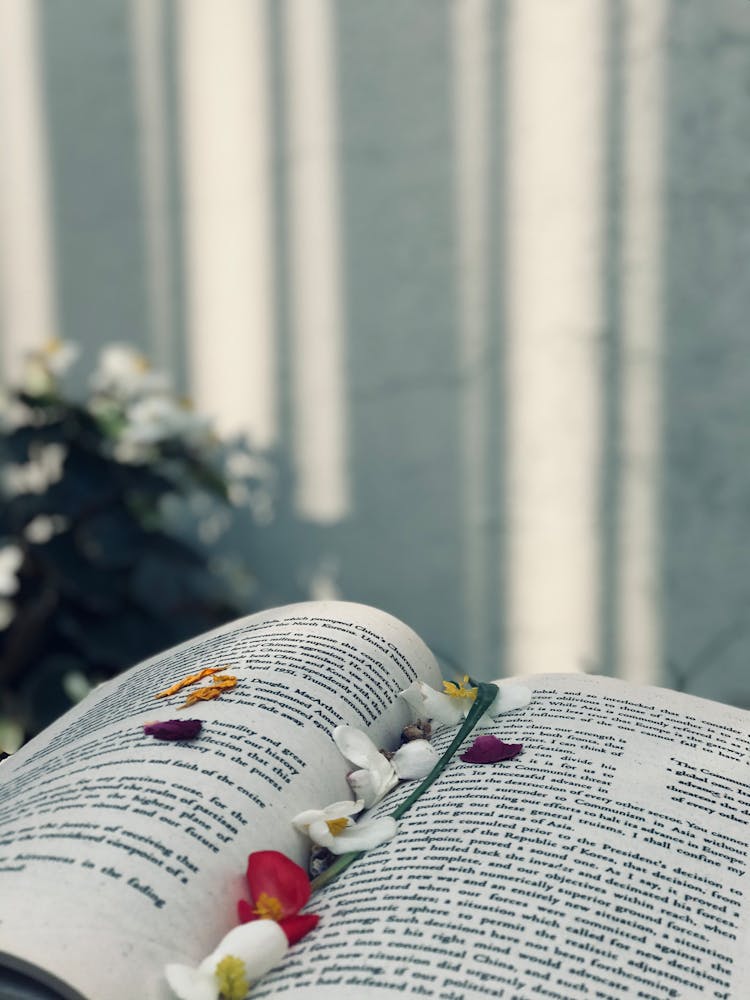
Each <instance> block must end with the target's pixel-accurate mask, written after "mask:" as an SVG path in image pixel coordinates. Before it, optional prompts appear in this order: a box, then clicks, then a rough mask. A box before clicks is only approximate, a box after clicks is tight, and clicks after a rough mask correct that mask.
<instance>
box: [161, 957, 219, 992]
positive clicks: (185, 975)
mask: <svg viewBox="0 0 750 1000" xmlns="http://www.w3.org/2000/svg"><path fill="white" fill-rule="evenodd" d="M164 974H165V976H166V977H167V982H168V983H169V988H170V989H171V990H172V992H173V993H174V994H175V996H178V997H179V998H180V1000H217V997H218V995H219V987H218V986H217V984H216V979H215V978H214V977H213V975H211V974H210V973H208V972H201V971H200V970H199V969H193V968H191V967H190V966H189V965H168V966H167V967H166V969H165V970H164Z"/></svg>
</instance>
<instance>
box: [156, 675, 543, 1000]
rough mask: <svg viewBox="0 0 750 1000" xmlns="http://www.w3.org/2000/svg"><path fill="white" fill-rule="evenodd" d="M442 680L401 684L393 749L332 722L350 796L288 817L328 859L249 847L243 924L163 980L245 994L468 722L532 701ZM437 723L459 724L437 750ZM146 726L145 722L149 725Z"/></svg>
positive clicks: (489, 748) (498, 755)
mask: <svg viewBox="0 0 750 1000" xmlns="http://www.w3.org/2000/svg"><path fill="white" fill-rule="evenodd" d="M197 677H198V675H193V676H192V677H189V678H186V679H185V681H184V682H181V683H178V684H177V685H175V686H174V690H179V689H180V688H181V687H182V685H183V683H194V682H195V680H196V678H197ZM443 686H444V692H443V693H441V692H438V691H433V690H432V689H431V688H429V687H427V685H425V684H424V683H422V682H415V683H414V684H412V685H411V686H410V687H409V688H408V689H407V690H406V691H402V692H401V695H402V697H403V698H404V699H405V700H406V701H407V703H408V704H409V705H410V707H411V708H412V710H414V711H415V713H416V714H417V716H418V718H417V720H416V723H413V724H411V725H409V726H407V727H405V729H404V732H403V736H402V739H403V740H404V745H402V746H401V747H400V749H398V750H397V751H395V753H385V752H384V751H381V750H378V749H377V747H375V745H374V744H373V743H372V741H371V740H370V738H369V737H368V736H367V735H366V734H365V733H363V732H361V731H360V730H357V729H354V728H352V727H350V726H338V727H337V728H336V729H335V730H334V732H333V733H332V738H333V740H334V741H335V743H336V745H337V747H338V749H339V750H340V751H341V753H342V755H343V756H344V758H345V759H346V760H347V762H348V763H350V764H353V765H354V770H352V771H350V772H349V774H348V775H347V778H348V781H349V784H350V787H351V789H352V792H353V793H354V795H355V796H356V798H355V800H354V801H351V800H347V801H341V802H334V803H332V804H331V805H328V806H324V807H322V808H313V809H307V810H305V811H303V812H301V813H298V814H297V815H296V816H295V817H294V818H293V819H292V823H293V825H294V827H295V828H296V829H297V830H299V831H300V832H301V833H304V834H306V835H307V836H308V837H309V838H310V840H311V841H312V843H313V845H314V846H313V852H312V853H311V867H312V866H313V864H314V860H313V859H314V858H315V857H318V858H320V854H319V853H318V854H316V853H315V852H316V851H317V852H320V851H321V850H322V851H323V852H324V853H325V854H327V855H328V859H329V861H328V863H327V864H325V865H324V868H323V871H321V873H320V874H318V875H317V876H316V877H315V878H314V879H313V880H312V881H311V880H310V878H309V876H308V874H307V872H305V871H304V869H302V868H301V867H300V866H299V865H297V864H296V863H295V862H293V861H291V860H290V859H289V858H287V857H285V856H284V855H283V854H281V853H279V852H278V851H256V852H254V853H253V854H251V855H250V856H249V858H248V865H247V884H248V889H249V895H250V900H249V901H248V900H245V899H242V900H240V901H239V902H238V904H237V917H238V920H239V921H240V923H239V926H238V927H235V928H233V929H232V930H231V931H230V932H229V933H228V934H227V935H225V937H224V938H223V939H222V941H221V942H220V943H219V945H218V946H217V947H216V948H215V949H214V950H213V951H212V952H211V954H210V955H209V956H208V957H207V958H205V959H204V960H203V961H202V962H201V963H200V964H199V965H198V966H197V967H192V966H187V965H180V964H171V965H168V966H167V967H166V969H165V976H166V979H167V982H168V983H169V986H170V988H171V990H172V992H173V994H174V995H175V996H176V997H177V998H179V1000H244V998H245V997H246V995H247V993H248V990H249V989H250V987H251V985H252V984H253V983H254V982H256V981H257V980H259V979H261V978H262V977H263V976H264V975H265V974H266V973H267V972H270V971H271V969H273V968H274V967H275V966H276V965H277V964H278V963H279V962H281V961H282V959H283V958H284V956H285V955H286V953H287V950H288V949H289V947H291V946H292V945H293V944H295V943H296V942H297V941H299V940H301V939H302V938H303V937H304V936H305V935H306V934H308V933H309V932H310V931H312V930H313V929H314V928H315V927H316V926H317V923H318V920H319V918H318V916H317V915H316V914H314V913H303V912H301V911H302V910H303V909H304V907H305V906H307V904H308V902H309V900H310V897H311V895H312V893H314V892H315V891H316V890H317V889H320V888H322V887H323V886H324V885H326V884H327V883H328V882H331V881H332V880H333V879H335V878H337V877H338V876H339V875H340V874H341V873H342V872H343V871H345V870H346V868H348V867H349V865H351V864H352V863H353V862H355V861H356V860H357V859H358V858H359V857H361V856H362V854H363V853H364V852H365V851H368V850H372V849H374V848H376V847H379V846H380V845H381V844H384V843H386V842H387V841H389V840H391V839H392V838H393V837H395V836H397V834H398V821H399V820H400V819H401V818H402V817H403V816H404V815H405V814H406V812H407V811H408V810H409V809H410V807H411V806H412V805H413V804H414V802H416V801H417V799H418V798H419V797H420V796H421V795H423V794H424V792H426V791H427V790H428V788H429V787H430V786H431V785H432V784H433V782H435V781H436V780H437V779H438V778H439V776H440V775H441V774H442V773H443V771H444V770H445V769H446V768H447V767H448V765H449V764H450V763H451V760H452V759H453V758H454V756H455V754H456V752H457V750H458V749H459V748H460V746H461V744H462V743H463V742H464V740H465V739H466V737H467V736H468V735H469V734H470V733H471V731H472V730H473V729H475V728H476V727H477V726H478V725H487V724H490V723H491V722H492V720H493V719H494V718H495V717H496V716H498V715H500V714H503V713H506V712H510V711H513V710H514V709H518V708H523V707H524V706H525V705H527V704H528V703H529V701H530V700H531V692H530V691H529V690H528V688H525V687H523V686H521V685H518V684H499V683H498V684H494V683H490V684H483V683H480V684H475V683H474V682H473V681H471V679H470V678H469V677H468V676H466V677H464V678H463V679H462V680H461V681H460V682H459V683H458V684H456V683H452V682H444V684H443ZM172 690H173V689H170V692H172ZM161 694H164V692H161V693H160V695H161ZM428 713H429V714H428ZM156 725H161V726H164V727H170V726H175V727H176V728H175V729H174V730H173V731H170V732H169V734H168V735H166V733H167V729H165V735H164V736H163V737H161V738H164V739H174V740H179V739H187V738H190V735H189V734H188V733H187V730H186V729H185V727H184V726H183V727H180V726H179V724H178V723H176V722H164V723H157V724H156ZM433 725H434V726H436V727H438V728H439V727H441V726H459V729H458V732H457V734H456V736H455V737H454V739H453V740H452V741H451V743H450V745H449V746H448V748H447V749H446V750H445V752H444V753H443V754H442V756H438V754H437V752H436V751H435V750H434V749H433V748H432V747H431V746H430V744H429V742H428V741H427V740H426V739H424V738H423V736H425V735H427V734H429V732H430V731H431V728H432V726H433ZM149 728H150V727H149V726H147V727H145V729H146V730H147V731H148V729H149ZM152 735H157V734H156V733H152ZM522 750H523V747H522V745H521V744H520V743H505V742H503V741H502V740H500V739H498V737H496V736H494V735H491V734H482V735H480V736H478V737H477V738H476V739H475V740H474V742H473V744H472V745H471V747H470V748H469V749H468V750H467V751H466V752H465V753H463V754H461V755H460V759H461V761H463V762H464V763H467V764H495V763H500V762H503V761H508V760H512V759H513V758H514V757H516V756H517V755H518V754H519V753H521V751H522ZM419 778H421V779H423V780H422V781H421V783H420V784H419V785H418V787H417V788H416V789H415V790H414V791H413V792H412V793H411V794H410V795H409V796H408V797H407V798H406V799H405V800H404V801H403V802H401V804H400V805H399V806H398V807H397V808H396V809H395V810H394V811H393V812H392V813H391V815H390V816H380V817H378V818H375V819H368V818H365V819H363V820H360V821H355V819H354V817H355V816H358V815H359V813H361V812H362V810H363V809H364V808H366V807H367V808H369V807H370V806H372V805H375V804H377V803H378V802H380V801H382V800H383V799H384V798H385V797H386V796H387V795H388V793H389V792H390V791H392V790H393V789H394V788H395V787H396V786H397V785H398V784H399V783H400V782H401V781H406V780H416V779H419Z"/></svg>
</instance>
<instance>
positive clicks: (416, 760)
mask: <svg viewBox="0 0 750 1000" xmlns="http://www.w3.org/2000/svg"><path fill="white" fill-rule="evenodd" d="M437 762H438V752H437V750H435V748H434V747H433V746H432V744H431V743H429V742H428V741H427V740H410V741H409V742H408V743H404V745H403V746H402V747H399V749H398V750H397V751H396V752H395V754H394V755H393V757H391V764H392V765H393V768H394V770H395V771H396V774H397V775H398V776H399V778H402V779H403V780H405V781H413V780H415V779H416V778H424V777H426V776H427V775H428V774H429V773H430V771H431V770H432V769H433V767H434V766H435V764H436V763H437Z"/></svg>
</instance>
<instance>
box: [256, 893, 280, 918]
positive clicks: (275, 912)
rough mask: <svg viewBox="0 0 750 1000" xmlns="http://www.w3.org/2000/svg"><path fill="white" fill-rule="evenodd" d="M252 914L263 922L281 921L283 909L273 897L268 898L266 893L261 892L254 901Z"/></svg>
mask: <svg viewBox="0 0 750 1000" xmlns="http://www.w3.org/2000/svg"><path fill="white" fill-rule="evenodd" d="M253 912H254V913H257V914H258V916H259V917H262V918H263V919H264V920H281V917H282V916H283V913H284V908H283V906H282V905H281V903H280V902H279V901H278V899H277V898H276V897H275V896H269V895H268V893H267V892H262V893H261V894H260V896H258V898H257V899H256V900H255V909H254V911H253Z"/></svg>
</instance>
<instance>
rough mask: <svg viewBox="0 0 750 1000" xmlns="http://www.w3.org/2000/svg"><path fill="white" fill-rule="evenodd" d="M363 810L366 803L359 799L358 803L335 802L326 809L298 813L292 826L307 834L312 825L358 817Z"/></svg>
mask: <svg viewBox="0 0 750 1000" xmlns="http://www.w3.org/2000/svg"><path fill="white" fill-rule="evenodd" d="M363 808H364V802H363V801H362V800H361V799H357V801H356V802H351V801H348V802H333V803H331V805H330V806H326V807H325V809H306V810H305V811H304V812H301V813H297V815H296V816H295V817H294V818H293V819H292V825H293V826H294V827H295V828H296V829H297V830H300V831H301V832H302V833H307V831H308V828H309V827H310V825H311V824H312V823H317V822H325V821H326V820H328V819H341V818H342V817H343V816H356V814H357V813H358V812H362V809H363Z"/></svg>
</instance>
